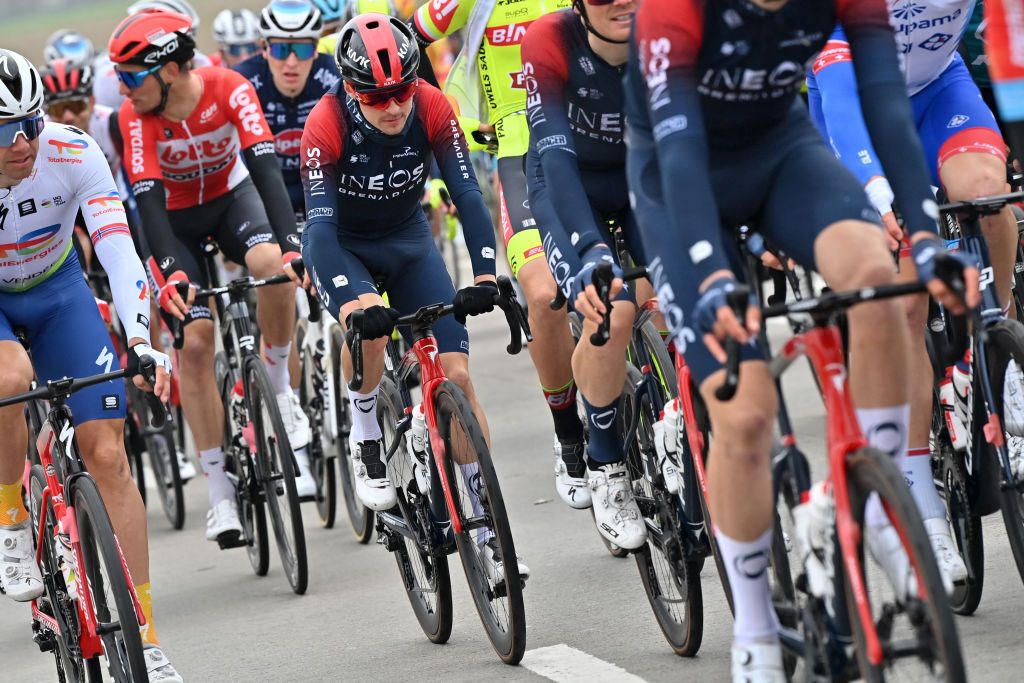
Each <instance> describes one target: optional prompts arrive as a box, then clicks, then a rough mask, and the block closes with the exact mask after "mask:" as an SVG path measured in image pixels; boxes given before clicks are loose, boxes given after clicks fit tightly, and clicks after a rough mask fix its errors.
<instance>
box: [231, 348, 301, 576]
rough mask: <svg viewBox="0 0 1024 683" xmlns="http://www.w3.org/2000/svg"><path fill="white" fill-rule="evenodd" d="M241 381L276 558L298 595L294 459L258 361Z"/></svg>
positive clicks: (250, 360)
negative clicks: (253, 432) (275, 544)
mask: <svg viewBox="0 0 1024 683" xmlns="http://www.w3.org/2000/svg"><path fill="white" fill-rule="evenodd" d="M245 377H246V381H245V387H246V397H247V398H248V402H249V406H250V413H249V415H250V417H251V418H252V421H253V423H254V426H255V428H256V457H257V458H258V459H259V462H258V463H257V467H256V471H257V472H258V473H259V474H260V476H261V477H262V478H263V482H262V483H263V488H264V491H265V492H266V502H267V508H268V509H269V511H270V521H271V525H272V526H273V528H274V539H275V540H276V541H277V550H278V556H279V557H280V559H281V565H282V567H283V568H284V572H285V576H286V577H287V578H288V585H290V586H291V587H292V591H293V592H295V593H296V594H298V595H302V594H303V593H305V592H306V587H307V586H308V585H309V564H308V562H307V558H306V533H305V529H304V527H303V524H302V506H301V504H300V503H299V494H298V492H297V490H296V484H295V456H294V455H293V454H292V447H291V444H290V443H289V442H288V432H287V431H286V430H285V428H284V420H283V419H282V418H281V412H280V409H279V408H278V407H277V399H276V398H275V394H274V389H273V386H272V385H271V383H270V377H268V376H267V369H266V367H265V366H264V365H263V361H262V359H260V358H258V357H256V356H250V357H249V358H247V359H246V364H245Z"/></svg>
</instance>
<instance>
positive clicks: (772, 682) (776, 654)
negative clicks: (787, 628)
mask: <svg viewBox="0 0 1024 683" xmlns="http://www.w3.org/2000/svg"><path fill="white" fill-rule="evenodd" d="M786 680H787V678H786V667H785V666H784V665H783V663H782V648H781V647H780V646H779V644H778V643H750V644H748V645H733V646H732V683H786Z"/></svg>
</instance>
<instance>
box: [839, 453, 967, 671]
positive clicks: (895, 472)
mask: <svg viewBox="0 0 1024 683" xmlns="http://www.w3.org/2000/svg"><path fill="white" fill-rule="evenodd" d="M846 468H847V482H848V486H849V494H850V507H851V510H852V512H853V516H854V519H855V520H856V521H857V522H858V523H859V524H860V525H861V527H862V528H863V525H864V508H865V506H866V503H867V500H868V497H869V496H870V495H871V494H877V495H878V496H879V498H880V499H881V501H882V503H883V505H884V506H885V508H886V509H887V511H888V514H889V519H890V521H891V522H892V524H893V527H895V529H896V530H897V532H898V533H899V534H900V538H901V539H902V541H903V547H904V550H905V551H906V552H907V557H908V559H909V561H910V563H911V566H912V567H913V568H914V570H915V573H916V576H917V580H918V584H919V586H918V596H917V597H915V598H912V599H911V600H909V601H907V602H908V604H907V606H905V607H899V606H897V605H894V604H893V605H890V604H889V603H885V602H884V601H883V602H882V604H881V606H880V607H879V609H877V610H876V609H873V610H872V614H873V618H875V619H878V617H877V614H878V613H879V612H882V613H884V612H885V611H887V610H892V614H891V619H892V621H893V622H895V619H896V618H898V617H899V615H900V614H904V615H907V614H909V615H910V616H909V618H908V621H909V622H910V623H909V624H908V625H909V626H911V627H912V630H913V633H912V636H911V638H910V640H911V641H912V642H914V643H915V647H913V648H905V649H906V650H908V651H909V650H914V651H916V652H917V653H921V651H922V650H923V649H924V648H925V647H929V648H930V649H931V650H932V652H931V653H930V654H931V660H932V661H929V662H928V666H929V669H930V670H931V667H932V665H933V664H935V663H939V664H941V665H942V669H943V671H942V672H940V673H939V676H935V674H936V672H935V671H933V670H931V671H930V675H932V676H935V678H936V679H942V680H946V681H952V682H953V683H957V682H959V681H966V680H967V677H966V673H965V671H964V663H963V656H962V654H961V650H960V639H959V636H958V634H957V630H956V624H955V622H954V620H953V610H952V607H951V606H950V604H949V600H948V599H947V598H946V594H945V589H944V588H943V585H942V579H941V577H940V575H939V569H938V566H937V565H936V564H935V556H934V554H933V553H934V551H933V550H932V546H931V542H930V541H929V540H928V534H927V532H926V531H925V528H924V522H922V521H921V515H920V513H919V512H918V509H917V504H916V503H915V502H914V499H913V497H912V495H911V493H910V489H909V488H907V487H906V486H905V485H904V484H903V477H902V476H901V475H900V471H899V469H898V468H897V467H896V465H895V464H894V463H893V461H892V458H890V457H889V456H888V455H886V454H884V453H882V452H880V451H878V450H875V449H873V448H861V449H860V450H858V451H856V452H855V453H853V454H851V455H849V456H847V458H846ZM865 533H870V532H867V531H866V532H865ZM861 555H862V557H864V555H865V554H864V553H863V552H862V553H861ZM862 566H865V565H864V564H863V562H862ZM881 575H882V576H884V573H882V574H881ZM864 582H865V595H866V597H867V599H868V600H869V601H870V602H871V603H873V604H872V607H873V608H875V607H878V603H879V601H877V600H873V599H872V591H871V589H870V588H869V587H868V584H869V581H868V578H867V572H865V577H864ZM844 584H845V592H846V600H847V604H848V605H849V612H850V625H851V627H852V629H851V630H852V631H853V636H854V642H855V643H856V651H857V661H858V663H859V664H860V671H861V675H862V677H863V678H864V679H865V680H867V681H878V682H881V681H884V680H885V677H886V673H887V671H886V669H887V668H888V667H890V666H892V664H893V660H892V658H891V653H892V652H894V651H897V650H896V649H895V646H894V644H893V643H891V642H890V643H885V642H883V643H882V648H883V650H884V651H885V652H887V653H890V658H889V659H888V660H883V662H882V665H881V666H875V665H874V664H872V663H871V662H870V661H869V660H868V657H867V652H866V644H865V643H866V640H865V635H864V634H865V628H864V625H863V624H862V623H861V621H860V619H859V618H858V612H857V609H856V601H855V599H854V596H853V590H852V587H851V581H850V577H849V576H848V575H847V576H845V580H844ZM889 588H890V589H891V586H889ZM876 595H877V593H876ZM918 625H920V626H921V628H918ZM891 629H892V624H890V626H889V630H890V633H891ZM922 629H923V631H924V632H922ZM901 630H902V629H901ZM879 635H880V638H882V637H884V636H883V634H881V633H880V634H879ZM898 661H901V662H902V661H904V660H902V659H900V660H898Z"/></svg>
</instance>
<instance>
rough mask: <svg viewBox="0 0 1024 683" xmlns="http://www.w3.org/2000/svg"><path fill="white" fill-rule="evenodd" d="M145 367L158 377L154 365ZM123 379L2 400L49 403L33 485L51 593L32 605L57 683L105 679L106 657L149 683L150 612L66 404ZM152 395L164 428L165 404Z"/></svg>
mask: <svg viewBox="0 0 1024 683" xmlns="http://www.w3.org/2000/svg"><path fill="white" fill-rule="evenodd" d="M140 370H141V372H142V374H143V376H145V377H147V378H148V380H149V381H150V382H152V381H153V380H154V377H155V374H156V368H155V365H154V364H153V363H152V361H146V362H144V363H142V365H141V368H140ZM125 377H128V373H127V371H126V370H124V369H121V370H115V371H113V372H108V373H104V374H101V375H94V376H92V377H85V378H79V379H73V378H70V377H65V378H63V379H59V380H52V381H49V382H47V383H46V385H45V386H41V387H39V388H36V389H33V390H31V391H28V392H25V393H22V394H18V395H16V396H9V397H7V398H4V399H2V400H0V407H3V406H10V405H15V404H17V403H24V402H28V401H39V400H45V401H48V402H49V405H50V409H49V412H48V413H47V415H46V418H45V421H44V422H43V424H42V427H41V429H40V431H39V434H38V437H37V438H36V441H35V443H36V450H37V452H38V454H39V462H38V463H36V464H34V465H32V468H31V471H30V475H29V479H28V496H29V510H30V511H31V515H32V522H33V527H34V530H35V540H36V562H37V563H38V564H39V567H40V570H41V573H42V577H43V586H44V591H45V592H44V595H43V596H42V597H40V598H37V599H35V600H33V601H32V605H31V609H32V633H33V636H32V638H33V640H34V641H35V642H36V644H37V645H38V646H39V649H40V651H42V652H52V653H53V655H54V659H55V663H56V666H57V678H58V680H60V681H84V680H86V679H88V680H95V681H99V680H103V674H102V669H103V668H104V667H103V665H102V664H101V663H100V657H103V658H104V659H105V660H106V667H105V668H106V670H107V675H108V676H109V677H110V678H111V679H112V680H114V681H118V682H122V681H132V682H135V683H138V682H144V681H147V680H148V675H147V673H146V662H145V658H144V655H143V645H142V638H141V634H140V632H139V627H140V625H141V626H144V625H145V616H144V615H143V613H142V609H141V606H140V604H139V599H138V596H137V595H136V593H135V587H134V585H133V584H132V579H131V576H130V575H129V573H128V567H127V565H126V563H125V560H124V556H123V554H122V553H121V548H120V545H119V544H118V541H117V537H116V536H115V535H114V529H113V526H112V525H111V523H110V517H109V516H108V514H107V510H106V507H105V506H104V504H103V500H102V498H101V496H100V492H99V487H98V486H97V485H96V481H95V480H94V479H93V478H92V476H91V475H90V474H89V473H88V472H87V471H86V469H85V464H84V463H83V462H82V459H81V457H80V455H79V451H78V443H77V440H76V438H75V427H74V420H73V418H72V415H71V410H70V408H69V407H68V405H67V401H68V398H69V397H70V396H71V394H72V393H74V392H75V391H78V390H79V389H84V388H86V387H90V386H93V385H96V384H101V383H103V382H108V381H111V380H119V379H122V378H125ZM147 396H148V399H147V403H148V405H149V411H150V414H151V415H152V416H153V419H154V427H158V426H159V422H161V421H162V420H163V417H164V414H163V406H162V405H161V404H160V401H159V399H157V398H156V397H154V396H153V395H152V394H147Z"/></svg>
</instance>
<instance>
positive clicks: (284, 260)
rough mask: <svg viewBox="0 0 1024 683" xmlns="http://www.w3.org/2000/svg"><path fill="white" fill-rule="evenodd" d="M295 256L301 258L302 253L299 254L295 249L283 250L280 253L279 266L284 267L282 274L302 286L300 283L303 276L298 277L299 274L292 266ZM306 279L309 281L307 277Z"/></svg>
mask: <svg viewBox="0 0 1024 683" xmlns="http://www.w3.org/2000/svg"><path fill="white" fill-rule="evenodd" d="M297 258H302V255H301V254H299V252H297V251H285V252H282V253H281V267H282V268H283V269H284V274H285V275H287V276H288V279H289V280H291V281H292V282H293V283H295V284H296V285H298V286H300V287H303V286H304V285H303V284H302V280H303V278H300V277H299V274H298V273H296V272H295V269H294V268H292V261H294V260H295V259H297ZM306 281H307V282H308V281H309V280H308V278H307V279H306Z"/></svg>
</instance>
